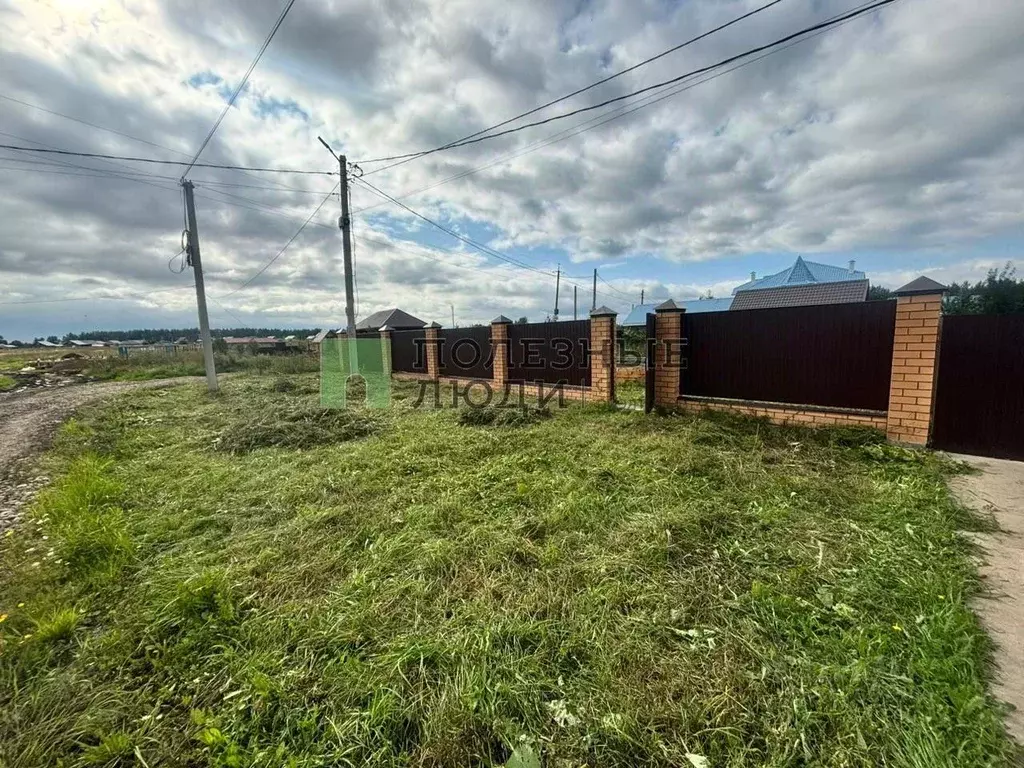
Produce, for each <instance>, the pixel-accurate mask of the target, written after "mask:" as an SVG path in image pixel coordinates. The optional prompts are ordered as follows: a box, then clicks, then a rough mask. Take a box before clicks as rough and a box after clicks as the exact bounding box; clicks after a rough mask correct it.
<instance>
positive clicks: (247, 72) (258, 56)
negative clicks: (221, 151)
mask: <svg viewBox="0 0 1024 768" xmlns="http://www.w3.org/2000/svg"><path fill="white" fill-rule="evenodd" d="M293 5H295V0H288V4H287V5H286V6H285V7H284V10H282V11H281V15H280V16H278V17H277V22H276V23H275V24H274V26H273V28H272V29H271V30H270V34H268V35H267V39H266V40H264V41H263V45H262V46H261V47H260V49H259V51H258V52H257V53H256V57H255V58H254V59H253V60H252V63H251V64H250V65H249V68H248V69H247V70H245V74H244V75H243V76H242V79H241V81H240V82H239V83H238V86H237V87H236V88H235V90H234V93H232V94H231V98H230V99H228V103H227V104H225V105H224V109H223V110H222V111H221V113H220V116H219V117H218V118H217V122H215V123H214V124H213V127H212V128H211V129H210V132H209V133H208V134H206V138H205V139H203V143H202V144H200V145H199V149H197V150H196V154H195V157H193V158H192V162H190V163H189V164H188V168H186V169H185V170H184V172H183V173H182V174H181V175H182V177H183V178H184V177H185V176H186V175H187V174H188V172H189V171H191V170H192V168H193V166H194V165H195V164H196V161H197V160H198V159H199V156H200V155H201V154H203V150H204V149H206V145H207V144H209V143H210V139H212V138H213V134H215V133H216V132H217V129H218V128H220V124H221V122H223V120H224V118H225V117H226V116H227V114H228V110H230V109H231V107H233V106H234V105H235V100H236V99H237V98H238V95H239V94H240V93H241V92H242V89H243V88H245V84H246V83H247V82H249V75H251V74H252V71H253V70H254V69H256V65H257V64H259V63H260V59H261V58H263V54H264V52H265V51H266V50H267V47H268V46H269V45H270V41H271V40H273V39H274V35H276V34H277V30H278V29H280V28H281V24H282V23H284V18H285V16H287V15H288V11H290V10H291V9H292V6H293Z"/></svg>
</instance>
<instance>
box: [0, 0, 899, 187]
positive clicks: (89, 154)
mask: <svg viewBox="0 0 1024 768" xmlns="http://www.w3.org/2000/svg"><path fill="white" fill-rule="evenodd" d="M888 2H893V0H888ZM0 149H13V150H17V151H18V152H42V153H46V154H51V155H67V156H70V157H92V158H97V159H100V160H125V161H129V162H133V163H153V164H155V165H178V166H182V165H186V166H188V167H189V168H192V167H196V168H217V169H219V170H223V171H253V172H259V173H295V174H302V175H307V176H335V175H337V174H335V173H334V172H332V171H302V170H296V169H293V168H253V167H248V166H242V165H220V164H217V163H192V164H189V163H186V162H184V161H181V160H155V159H153V158H150V157H131V156H128V155H104V154H99V153H96V152H72V151H70V150H67V149H42V148H38V147H17V146H14V145H13V144H0Z"/></svg>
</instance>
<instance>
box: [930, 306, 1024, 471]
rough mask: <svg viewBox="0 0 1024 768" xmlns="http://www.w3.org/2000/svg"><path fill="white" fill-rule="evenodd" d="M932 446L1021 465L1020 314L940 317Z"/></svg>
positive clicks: (1023, 332)
mask: <svg viewBox="0 0 1024 768" xmlns="http://www.w3.org/2000/svg"><path fill="white" fill-rule="evenodd" d="M932 445H933V447H935V448H941V449H942V450H946V451H956V452H958V453H969V454H973V455H977V456H992V457H995V458H1000V459H1018V460H1024V314H1016V315H947V316H946V317H944V318H942V336H941V338H940V344H939V373H938V381H937V382H936V391H935V421H934V425H933V429H932Z"/></svg>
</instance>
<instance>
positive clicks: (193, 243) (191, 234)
mask: <svg viewBox="0 0 1024 768" xmlns="http://www.w3.org/2000/svg"><path fill="white" fill-rule="evenodd" d="M181 186H182V188H183V189H184V190H185V216H186V218H187V219H188V263H189V264H191V265H192V272H193V275H194V277H195V280H196V305H197V306H198V307H199V338H200V339H202V341H203V363H204V365H205V367H206V388H207V389H208V390H209V391H210V393H211V394H213V393H215V392H216V391H217V368H216V367H215V365H214V362H213V340H212V339H211V338H210V316H209V314H208V313H207V311H206V283H205V282H203V260H202V258H201V256H200V255H199V227H198V225H197V224H196V202H195V200H194V199H193V197H192V182H191V181H189V180H188V179H182V182H181Z"/></svg>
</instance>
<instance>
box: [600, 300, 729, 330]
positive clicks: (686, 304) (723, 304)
mask: <svg viewBox="0 0 1024 768" xmlns="http://www.w3.org/2000/svg"><path fill="white" fill-rule="evenodd" d="M658 304H661V302H660V301H659V302H658V303H657V304H638V305H637V306H635V307H633V309H632V310H630V313H629V314H628V315H626V317H625V319H624V320H622V322H620V323H619V325H623V326H638V325H645V324H646V323H647V315H648V314H649V313H653V312H654V310H655V308H656V307H657V306H658ZM678 304H679V306H680V307H683V308H684V309H685V310H686V311H687V312H688V313H690V314H698V313H700V312H725V311H726V310H728V309H729V307H731V306H732V296H726V297H725V298H724V299H691V300H690V301H681V302H678Z"/></svg>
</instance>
